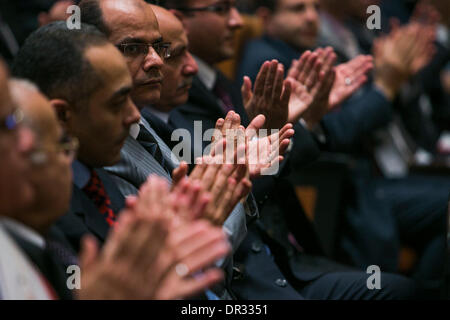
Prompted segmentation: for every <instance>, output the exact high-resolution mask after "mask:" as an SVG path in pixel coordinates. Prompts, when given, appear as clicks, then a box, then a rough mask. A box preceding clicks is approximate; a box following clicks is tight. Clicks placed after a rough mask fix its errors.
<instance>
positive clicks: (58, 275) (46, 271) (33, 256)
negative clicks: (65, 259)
mask: <svg viewBox="0 0 450 320" xmlns="http://www.w3.org/2000/svg"><path fill="white" fill-rule="evenodd" d="M8 232H9V234H10V235H11V237H12V238H13V239H14V241H15V242H16V243H17V245H18V246H19V247H20V248H21V249H22V250H23V251H24V252H25V254H26V255H27V256H28V257H29V258H30V260H31V261H32V262H33V263H34V265H35V266H36V267H37V268H38V269H39V271H40V272H41V273H42V275H43V276H44V277H45V278H46V279H47V280H48V282H49V283H50V284H51V286H52V287H53V289H54V290H55V292H56V294H57V295H58V298H60V299H62V300H71V299H73V296H72V292H71V291H70V290H69V289H68V288H67V283H66V281H67V274H66V272H65V269H64V264H63V263H62V262H61V261H60V260H59V258H58V257H57V256H56V255H55V254H54V253H53V252H51V251H50V250H48V249H42V248H39V247H38V246H36V245H35V244H33V243H31V242H29V241H28V240H25V239H24V238H22V237H21V236H19V235H18V234H16V233H14V232H12V231H11V230H8Z"/></svg>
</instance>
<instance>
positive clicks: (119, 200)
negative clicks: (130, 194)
mask: <svg viewBox="0 0 450 320" xmlns="http://www.w3.org/2000/svg"><path fill="white" fill-rule="evenodd" d="M95 172H97V174H98V176H99V177H100V180H102V182H103V185H104V186H105V190H106V194H107V195H108V197H109V199H110V200H111V208H112V209H113V211H114V213H115V214H116V216H117V215H118V214H119V213H120V211H121V210H122V209H123V208H124V207H125V199H124V197H123V195H122V194H121V193H120V191H119V189H118V188H117V187H116V185H115V183H114V181H113V180H112V179H111V178H110V177H109V176H108V174H107V173H106V171H105V170H103V169H95Z"/></svg>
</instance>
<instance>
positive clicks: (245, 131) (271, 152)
mask: <svg viewBox="0 0 450 320" xmlns="http://www.w3.org/2000/svg"><path fill="white" fill-rule="evenodd" d="M264 122H265V117H264V116H263V115H258V116H256V117H255V118H254V119H253V120H252V121H251V123H250V124H249V125H248V127H247V128H244V127H243V126H241V123H240V117H239V115H238V114H237V113H235V112H233V111H230V112H229V113H228V114H227V116H226V118H225V119H218V120H217V123H216V132H217V133H219V135H218V136H219V137H223V136H228V135H229V132H231V133H234V134H233V135H235V136H237V137H238V138H237V141H238V142H240V143H241V145H242V144H243V143H245V150H244V151H245V163H246V164H247V166H248V171H249V172H248V173H249V176H250V178H251V179H255V178H257V177H259V176H261V175H264V174H270V172H269V170H271V169H272V168H273V169H274V170H275V169H276V167H277V165H278V164H279V163H280V162H281V161H283V154H284V153H285V152H286V150H287V148H288V146H289V142H290V138H291V137H292V136H293V135H294V130H293V129H292V124H290V123H288V124H285V125H284V126H283V127H282V128H281V130H271V131H268V130H265V129H263V127H264ZM239 136H240V138H239ZM239 146H240V145H238V147H237V148H238V151H239Z"/></svg>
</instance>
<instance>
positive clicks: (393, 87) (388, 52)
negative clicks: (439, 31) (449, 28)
mask: <svg viewBox="0 0 450 320" xmlns="http://www.w3.org/2000/svg"><path fill="white" fill-rule="evenodd" d="M434 37H435V35H434V29H432V28H431V29H430V28H427V27H424V26H421V25H420V24H419V23H416V22H412V23H409V24H408V25H405V26H402V27H399V26H398V25H397V24H396V23H393V28H392V30H391V32H390V34H389V35H387V36H383V37H380V38H378V39H376V40H375V42H374V48H373V51H374V58H375V84H376V85H377V86H378V87H379V88H380V89H381V90H382V91H383V92H384V93H385V94H386V95H387V97H388V98H390V99H393V98H394V96H395V95H396V94H397V92H398V90H399V89H400V88H401V86H402V85H403V84H404V83H405V82H406V81H407V80H408V79H409V78H410V77H411V76H413V75H414V74H416V73H417V72H418V71H419V70H420V69H422V68H423V67H424V66H425V65H426V64H427V63H428V62H429V61H430V59H431V57H432V55H433V54H434V45H433V41H434Z"/></svg>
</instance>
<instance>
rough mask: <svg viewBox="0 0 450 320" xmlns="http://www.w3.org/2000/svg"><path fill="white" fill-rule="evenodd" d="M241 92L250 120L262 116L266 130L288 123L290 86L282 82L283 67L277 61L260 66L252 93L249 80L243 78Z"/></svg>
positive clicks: (287, 82) (284, 81)
mask: <svg viewBox="0 0 450 320" xmlns="http://www.w3.org/2000/svg"><path fill="white" fill-rule="evenodd" d="M241 91H242V99H243V101H244V106H245V110H246V111H247V114H248V116H249V118H250V119H253V118H254V117H256V116H257V115H259V114H262V115H264V116H265V117H266V123H265V128H267V129H281V128H282V127H283V126H284V125H285V124H286V123H287V122H288V115H289V109H288V108H289V97H290V95H291V85H290V83H289V81H286V80H284V67H283V65H282V64H280V63H278V61H276V60H272V61H271V62H268V61H266V62H265V63H264V64H263V65H262V67H261V69H260V71H259V73H258V75H257V77H256V80H255V85H254V90H253V92H252V82H251V80H250V78H249V77H244V84H243V85H242V88H241Z"/></svg>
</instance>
